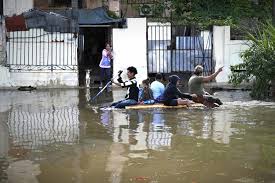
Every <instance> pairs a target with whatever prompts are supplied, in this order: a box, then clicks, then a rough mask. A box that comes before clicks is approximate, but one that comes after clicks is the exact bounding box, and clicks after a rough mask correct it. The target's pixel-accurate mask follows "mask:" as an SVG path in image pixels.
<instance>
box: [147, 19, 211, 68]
mask: <svg viewBox="0 0 275 183" xmlns="http://www.w3.org/2000/svg"><path fill="white" fill-rule="evenodd" d="M147 61H148V72H149V73H158V72H159V73H171V72H192V71H193V69H194V67H195V66H196V65H198V64H200V65H203V66H204V71H205V73H212V72H213V69H214V64H213V59H212V32H211V31H196V32H190V31H188V30H187V29H186V27H185V26H175V25H170V24H151V25H150V24H149V25H148V26H147Z"/></svg>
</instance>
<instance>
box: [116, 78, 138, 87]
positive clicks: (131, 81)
mask: <svg viewBox="0 0 275 183" xmlns="http://www.w3.org/2000/svg"><path fill="white" fill-rule="evenodd" d="M121 81H122V80H121ZM112 83H114V84H115V85H117V86H121V87H122V88H126V87H129V86H131V85H133V84H136V83H137V81H136V80H128V81H124V82H123V81H122V82H120V83H118V82H115V81H114V80H112Z"/></svg>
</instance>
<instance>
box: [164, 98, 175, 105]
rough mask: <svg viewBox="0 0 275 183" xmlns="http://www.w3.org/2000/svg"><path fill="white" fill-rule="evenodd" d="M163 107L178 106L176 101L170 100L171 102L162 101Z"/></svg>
mask: <svg viewBox="0 0 275 183" xmlns="http://www.w3.org/2000/svg"><path fill="white" fill-rule="evenodd" d="M164 105H167V106H177V105H178V99H172V100H167V101H164Z"/></svg>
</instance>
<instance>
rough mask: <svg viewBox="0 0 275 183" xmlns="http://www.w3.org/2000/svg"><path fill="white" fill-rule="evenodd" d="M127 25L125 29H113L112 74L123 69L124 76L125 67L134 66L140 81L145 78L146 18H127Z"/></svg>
mask: <svg viewBox="0 0 275 183" xmlns="http://www.w3.org/2000/svg"><path fill="white" fill-rule="evenodd" d="M127 25H128V27H127V28H125V29H113V49H114V69H113V70H114V74H113V75H114V76H117V73H118V71H119V70H123V71H124V73H123V76H124V78H125V77H126V69H127V67H129V66H134V67H136V68H137V70H138V75H137V79H138V81H139V82H141V81H142V80H143V79H146V78H147V58H146V52H147V47H146V18H128V19H127Z"/></svg>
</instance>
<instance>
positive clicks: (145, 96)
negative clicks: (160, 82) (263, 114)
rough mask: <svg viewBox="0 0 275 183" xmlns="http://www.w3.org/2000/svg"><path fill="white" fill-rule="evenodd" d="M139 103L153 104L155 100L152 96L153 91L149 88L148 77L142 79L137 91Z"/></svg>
mask: <svg viewBox="0 0 275 183" xmlns="http://www.w3.org/2000/svg"><path fill="white" fill-rule="evenodd" d="M138 103H139V104H154V103H155V100H154V97H153V92H152V90H151V89H150V82H149V79H145V80H143V81H142V88H141V89H140V91H139V102H138Z"/></svg>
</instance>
